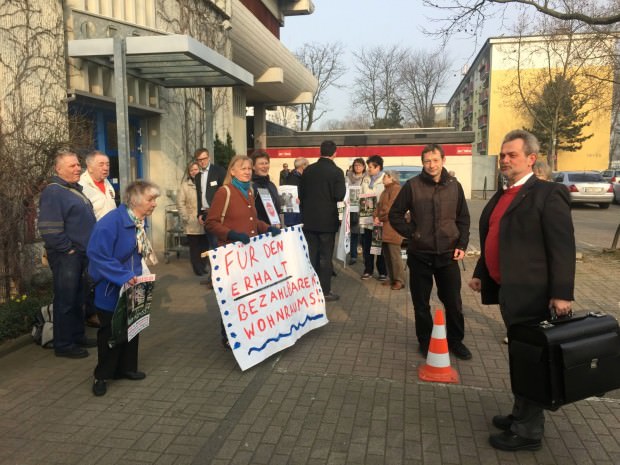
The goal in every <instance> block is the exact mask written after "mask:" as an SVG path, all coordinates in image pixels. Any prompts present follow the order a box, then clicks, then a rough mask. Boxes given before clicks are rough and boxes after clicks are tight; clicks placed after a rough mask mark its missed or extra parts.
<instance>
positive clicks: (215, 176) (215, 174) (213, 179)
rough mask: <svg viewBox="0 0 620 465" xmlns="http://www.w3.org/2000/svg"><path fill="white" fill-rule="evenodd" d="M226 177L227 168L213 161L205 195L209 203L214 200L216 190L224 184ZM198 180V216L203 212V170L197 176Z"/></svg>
mask: <svg viewBox="0 0 620 465" xmlns="http://www.w3.org/2000/svg"><path fill="white" fill-rule="evenodd" d="M225 177H226V170H225V169H224V168H222V167H221V166H218V165H214V164H213V163H211V166H209V173H208V175H207V190H206V193H205V196H206V198H207V202H209V205H211V203H212V202H213V196H214V195H215V191H217V189H218V188H219V187H220V186H221V185H222V184H224V178H225ZM195 181H196V195H197V196H198V202H197V204H198V212H197V214H198V216H200V215H201V214H202V172H200V173H198V174H197V175H196V178H195Z"/></svg>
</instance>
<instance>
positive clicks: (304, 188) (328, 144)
mask: <svg viewBox="0 0 620 465" xmlns="http://www.w3.org/2000/svg"><path fill="white" fill-rule="evenodd" d="M335 156H336V144H335V143H334V142H333V141H331V140H326V141H323V142H322V143H321V157H320V158H319V159H318V160H317V161H316V162H315V163H312V164H311V165H310V166H308V167H307V168H306V169H305V170H304V172H303V175H302V177H301V183H300V185H299V202H300V208H301V215H302V220H303V224H304V226H303V229H304V235H305V236H306V241H307V242H308V253H309V255H310V262H311V263H312V266H313V267H314V270H315V271H316V272H317V274H318V275H319V281H320V282H321V287H322V288H323V294H324V295H325V301H327V302H332V301H334V300H338V299H339V298H340V297H339V296H338V295H336V294H334V293H332V291H331V279H332V272H333V265H332V255H333V254H334V240H335V238H336V232H337V231H338V228H339V227H340V221H339V220H338V207H337V203H338V202H340V201H342V200H343V199H344V196H345V194H346V186H345V182H344V173H343V172H342V170H341V169H340V168H338V167H337V166H336V164H335V163H334V161H333V158H334V157H335Z"/></svg>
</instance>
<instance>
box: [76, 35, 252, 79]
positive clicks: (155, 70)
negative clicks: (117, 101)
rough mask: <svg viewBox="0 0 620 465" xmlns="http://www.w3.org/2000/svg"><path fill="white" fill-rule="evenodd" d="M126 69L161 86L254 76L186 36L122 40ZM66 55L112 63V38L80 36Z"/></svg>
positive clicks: (142, 37)
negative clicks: (123, 42)
mask: <svg viewBox="0 0 620 465" xmlns="http://www.w3.org/2000/svg"><path fill="white" fill-rule="evenodd" d="M124 40H125V44H126V49H125V57H126V58H125V61H126V72H127V74H129V75H130V76H133V77H136V78H140V79H144V80H147V81H150V82H153V83H155V84H157V85H160V86H163V87H230V86H238V85H247V86H253V85H254V77H253V75H252V74H250V73H249V72H247V71H246V70H245V69H243V68H242V67H240V66H238V65H236V64H235V63H233V62H232V61H230V60H229V59H227V58H226V57H224V56H222V55H220V54H219V53H217V52H216V51H215V50H213V49H211V48H209V47H207V46H206V45H204V44H202V43H200V42H198V41H197V40H196V39H193V38H192V37H190V36H187V35H178V34H175V35H165V36H137V37H126V38H125V39H124ZM68 48H69V56H70V57H72V58H81V59H85V60H89V61H93V62H95V63H98V64H101V65H104V66H108V67H109V66H112V65H113V56H114V39H112V38H106V39H80V40H70V41H69V43H68Z"/></svg>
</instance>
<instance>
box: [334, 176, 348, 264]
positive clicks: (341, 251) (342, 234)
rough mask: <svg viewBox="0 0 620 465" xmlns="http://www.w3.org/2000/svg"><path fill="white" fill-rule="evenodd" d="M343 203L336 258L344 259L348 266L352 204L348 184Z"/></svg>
mask: <svg viewBox="0 0 620 465" xmlns="http://www.w3.org/2000/svg"><path fill="white" fill-rule="evenodd" d="M343 203H344V211H343V215H342V217H343V219H342V221H341V222H340V229H339V230H338V241H337V242H336V258H337V259H338V260H340V261H342V262H343V263H344V265H345V266H346V263H347V254H348V253H349V250H351V209H350V205H351V204H350V202H349V186H347V190H346V193H345V195H344V200H343Z"/></svg>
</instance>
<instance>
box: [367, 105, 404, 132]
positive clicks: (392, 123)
mask: <svg viewBox="0 0 620 465" xmlns="http://www.w3.org/2000/svg"><path fill="white" fill-rule="evenodd" d="M402 120H403V117H402V116H401V114H400V105H399V104H398V102H392V103H391V104H390V112H389V114H388V117H387V118H378V119H377V120H376V121H375V124H373V125H372V127H371V129H392V128H402V127H403V125H402V124H401V121H402Z"/></svg>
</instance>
